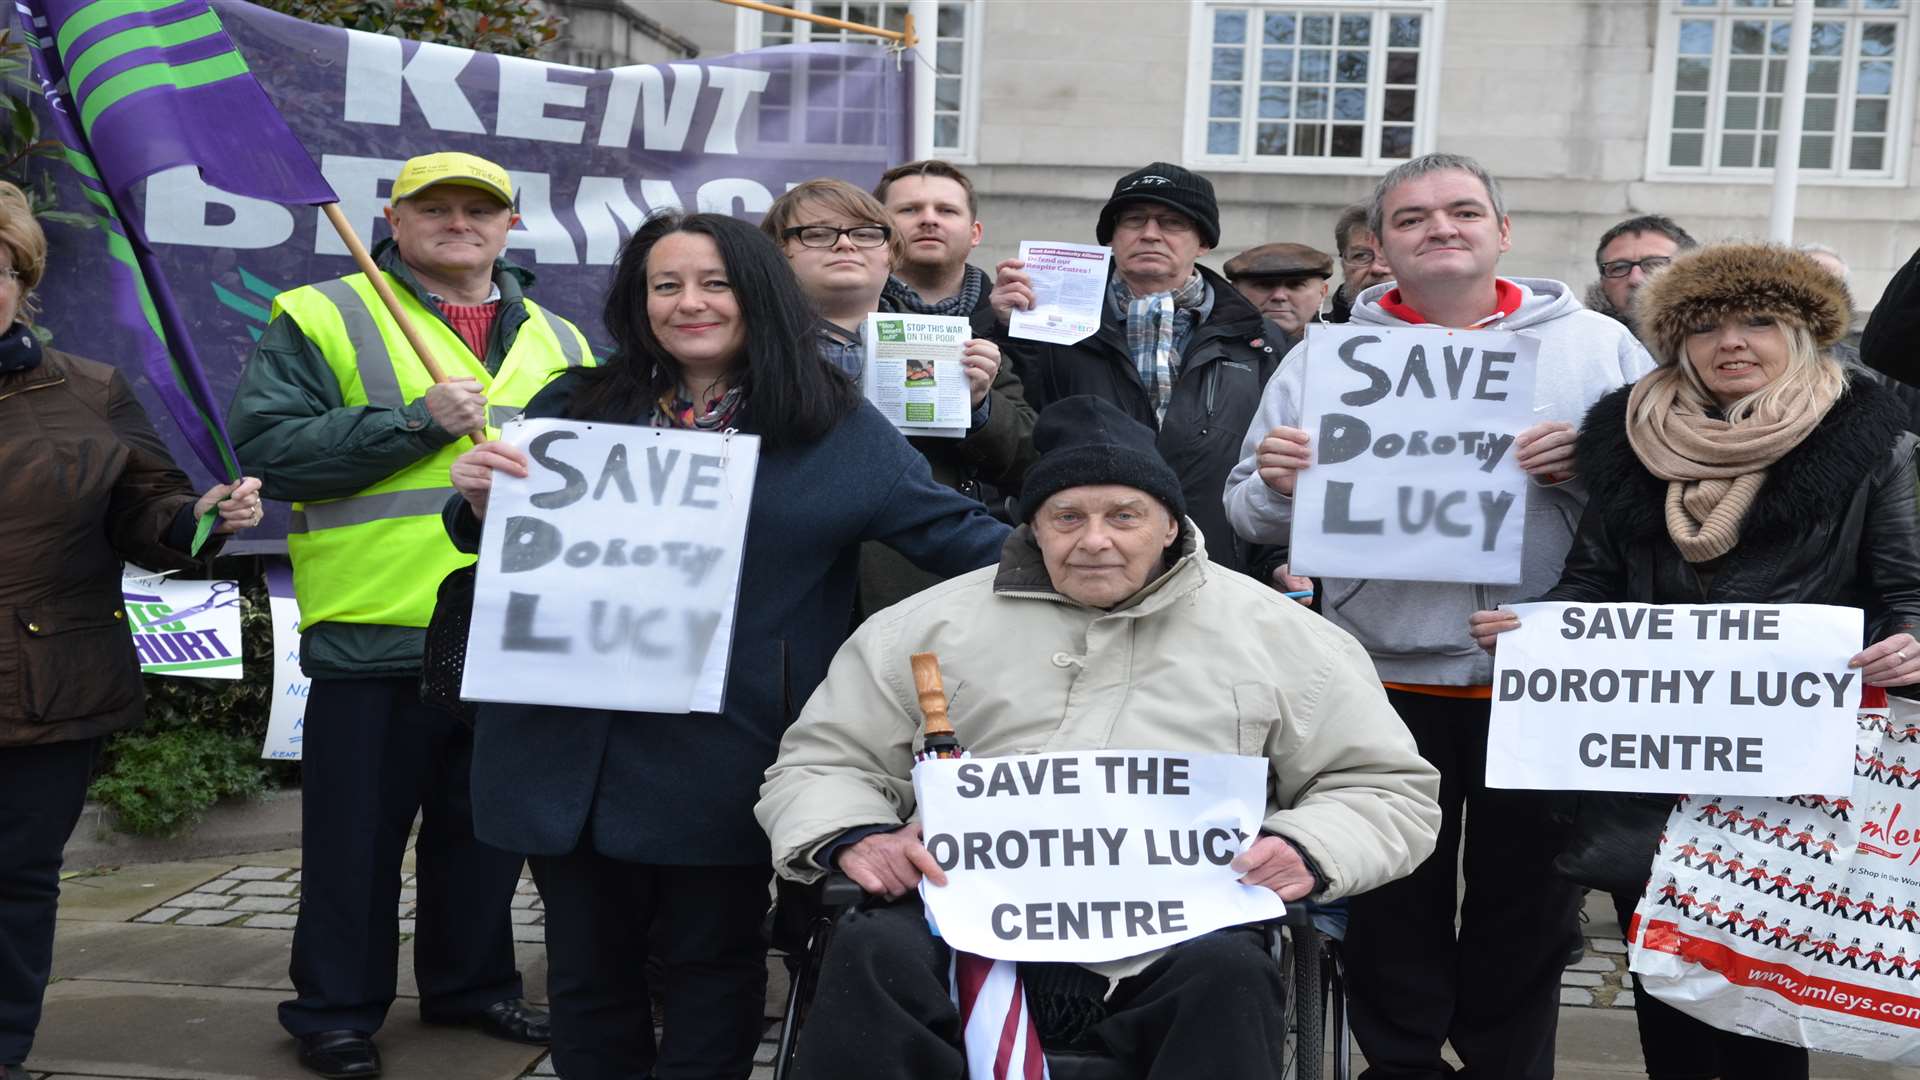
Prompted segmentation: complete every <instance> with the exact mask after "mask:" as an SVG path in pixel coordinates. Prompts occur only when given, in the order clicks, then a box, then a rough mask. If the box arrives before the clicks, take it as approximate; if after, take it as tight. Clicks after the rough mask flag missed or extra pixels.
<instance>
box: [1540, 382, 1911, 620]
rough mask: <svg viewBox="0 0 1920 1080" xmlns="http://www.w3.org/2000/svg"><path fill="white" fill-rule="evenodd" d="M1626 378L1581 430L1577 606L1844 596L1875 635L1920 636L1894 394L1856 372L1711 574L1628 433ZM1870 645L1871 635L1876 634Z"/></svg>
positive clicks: (1568, 575)
mask: <svg viewBox="0 0 1920 1080" xmlns="http://www.w3.org/2000/svg"><path fill="white" fill-rule="evenodd" d="M1627 395H1628V391H1627V390H1626V389H1624V388H1623V389H1620V390H1617V391H1615V392H1613V393H1611V394H1608V395H1607V396H1606V397H1604V398H1601V399H1600V401H1599V403H1598V404H1596V405H1594V407H1593V410H1592V411H1591V412H1589V413H1588V414H1587V421H1586V424H1585V426H1584V427H1583V428H1582V430H1581V433H1580V443H1579V446H1578V458H1577V460H1578V463H1579V468H1580V473H1581V475H1582V476H1584V477H1585V478H1586V481H1587V490H1588V491H1589V492H1590V493H1591V494H1590V496H1589V498H1588V501H1587V509H1586V513H1585V514H1584V515H1583V516H1582V517H1581V519H1580V532H1579V536H1578V538H1577V539H1575V541H1574V543H1573V547H1572V549H1571V550H1570V551H1569V552H1568V553H1567V565H1566V569H1565V570H1564V571H1562V573H1561V575H1560V580H1559V583H1558V584H1556V585H1554V587H1553V588H1552V589H1551V590H1550V591H1548V592H1547V593H1546V595H1545V596H1543V597H1542V598H1541V599H1544V600H1560V601H1567V602H1572V603H1600V602H1608V601H1627V602H1633V603H1642V604H1839V605H1844V606H1848V607H1859V608H1862V609H1864V610H1865V611H1866V612H1867V641H1868V642H1873V641H1879V640H1880V639H1882V638H1884V637H1887V636H1888V635H1890V634H1896V633H1900V632H1902V631H1905V632H1908V633H1920V506H1917V505H1916V496H1915V475H1914V463H1913V451H1914V447H1915V446H1916V445H1917V444H1920V438H1916V437H1915V436H1914V435H1912V434H1910V433H1908V432H1907V431H1906V430H1905V424H1906V415H1905V410H1904V409H1903V408H1902V407H1901V405H1900V403H1899V401H1898V400H1897V399H1895V398H1894V396H1893V395H1892V394H1890V393H1888V392H1887V391H1886V390H1884V389H1882V388H1881V387H1880V386H1878V385H1875V384H1874V382H1873V381H1872V380H1870V379H1867V378H1865V377H1863V376H1856V377H1855V378H1854V379H1853V381H1852V384H1851V386H1850V388H1849V390H1848V392H1847V393H1846V394H1845V395H1844V396H1842V397H1841V398H1840V400H1839V401H1837V402H1835V403H1834V406H1833V408H1832V409H1831V410H1829V411H1828V412H1827V415H1826V417H1825V418H1823V419H1822V420H1821V421H1820V423H1819V425H1818V426H1816V427H1815V428H1814V429H1813V431H1812V432H1811V433H1809V434H1808V435H1807V437H1806V439H1805V440H1803V441H1802V442H1801V443H1800V445H1799V446H1797V447H1795V448H1794V449H1793V450H1791V451H1789V452H1788V453H1787V455H1786V456H1785V457H1783V458H1781V459H1780V460H1779V461H1778V462H1775V463H1774V465H1773V467H1772V468H1770V469H1768V470H1767V482H1766V483H1765V484H1763V485H1762V486H1761V488H1760V493H1759V495H1758V496H1756V497H1755V499H1754V502H1753V506H1752V508H1751V509H1749V510H1748V511H1747V517H1746V520H1745V521H1744V522H1743V523H1742V524H1741V527H1740V541H1739V543H1738V544H1736V545H1735V546H1734V549H1733V550H1732V551H1730V552H1728V553H1727V554H1726V555H1723V556H1721V558H1720V559H1718V560H1716V561H1715V563H1714V564H1713V567H1712V574H1711V580H1710V582H1703V580H1702V577H1701V575H1700V573H1699V572H1698V571H1697V570H1696V568H1695V567H1694V566H1693V564H1691V563H1688V562H1687V561H1686V560H1685V559H1683V558H1681V557H1680V552H1679V549H1678V548H1676V547H1674V544H1673V539H1672V537H1671V536H1669V535H1668V533H1667V526H1666V509H1665V508H1666V499H1667V486H1668V485H1667V482H1666V481H1665V480H1661V479H1659V478H1658V477H1655V476H1654V475H1653V474H1652V473H1650V472H1648V471H1647V467H1646V466H1645V465H1643V464H1641V462H1640V458H1639V457H1638V456H1637V455H1636V454H1634V452H1633V447H1632V446H1630V445H1629V444H1628V442H1627ZM1863 644H1865V643H1864V642H1863Z"/></svg>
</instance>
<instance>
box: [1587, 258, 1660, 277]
mask: <svg viewBox="0 0 1920 1080" xmlns="http://www.w3.org/2000/svg"><path fill="white" fill-rule="evenodd" d="M1672 262H1673V256H1671V255H1649V256H1647V257H1646V258H1644V259H1615V260H1613V261H1612V262H1604V263H1601V264H1600V276H1601V277H1610V278H1623V277H1626V276H1627V275H1628V274H1631V273H1633V268H1634V267H1636V266H1637V267H1639V268H1640V272H1641V273H1643V274H1651V273H1653V272H1654V271H1655V270H1663V269H1665V268H1666V267H1667V266H1668V265H1669V264H1671V263H1672Z"/></svg>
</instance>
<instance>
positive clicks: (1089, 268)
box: [1007, 240, 1113, 345]
mask: <svg viewBox="0 0 1920 1080" xmlns="http://www.w3.org/2000/svg"><path fill="white" fill-rule="evenodd" d="M1112 259H1113V249H1112V248H1109V247H1101V246H1100V245H1098V244H1068V243H1064V242H1057V241H1035V240H1022V241H1020V261H1022V262H1024V263H1026V266H1025V268H1024V269H1025V272H1026V275H1027V276H1028V277H1029V278H1031V279H1032V280H1033V307H1032V308H1030V309H1028V310H1026V311H1015V312H1014V313H1013V315H1012V317H1011V318H1010V319H1009V320H1008V322H1007V333H1009V334H1011V335H1013V336H1014V337H1017V338H1028V339H1031V340H1033V341H1051V342H1053V343H1054V344H1056V345H1071V344H1073V343H1074V342H1076V341H1079V340H1081V339H1083V338H1085V337H1087V336H1088V335H1089V334H1092V333H1093V332H1094V331H1095V330H1098V329H1100V311H1101V309H1102V308H1103V307H1105V306H1106V303H1107V263H1108V262H1110V261H1111V260H1112Z"/></svg>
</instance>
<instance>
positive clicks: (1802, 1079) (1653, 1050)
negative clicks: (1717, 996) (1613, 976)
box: [1613, 893, 1808, 1080]
mask: <svg viewBox="0 0 1920 1080" xmlns="http://www.w3.org/2000/svg"><path fill="white" fill-rule="evenodd" d="M1639 903H1640V894H1639V893H1614V894H1613V910H1614V914H1616V915H1618V916H1619V917H1620V931H1621V935H1622V938H1623V939H1624V937H1625V934H1626V929H1627V927H1628V925H1630V924H1631V923H1632V922H1633V909H1634V908H1635V907H1636V906H1638V905H1639ZM1633 1016H1634V1019H1635V1021H1637V1022H1638V1023H1639V1025H1640V1054H1641V1057H1643V1058H1644V1059H1645V1060H1646V1063H1647V1076H1648V1078H1649V1080H1713V1078H1714V1077H1726V1078H1727V1080H1807V1069H1808V1064H1807V1051H1806V1049H1805V1048H1804V1047H1799V1046H1788V1045H1786V1044H1785V1043H1777V1042H1773V1041H1770V1040H1768V1039H1757V1038H1754V1037H1753V1036H1751V1035H1741V1034H1739V1033H1737V1032H1732V1031H1721V1030H1720V1029H1719V1028H1716V1027H1714V1026H1712V1025H1710V1024H1707V1023H1704V1022H1702V1021H1699V1020H1695V1019H1694V1018H1693V1017H1691V1016H1688V1015H1687V1014H1686V1013H1683V1012H1681V1011H1680V1010H1679V1009H1676V1008H1674V1007H1673V1006H1671V1005H1669V1004H1667V1003H1666V1002H1664V1001H1661V1000H1660V999H1659V998H1656V997H1654V996H1653V995H1651V994H1649V993H1647V988H1646V987H1645V986H1643V985H1641V982H1640V976H1638V975H1635V976H1633Z"/></svg>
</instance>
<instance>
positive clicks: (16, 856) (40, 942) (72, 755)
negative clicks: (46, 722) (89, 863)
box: [0, 739, 100, 1065]
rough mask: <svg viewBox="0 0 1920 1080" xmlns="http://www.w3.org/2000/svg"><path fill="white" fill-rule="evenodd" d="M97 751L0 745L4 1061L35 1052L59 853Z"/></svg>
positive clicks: (86, 745)
mask: <svg viewBox="0 0 1920 1080" xmlns="http://www.w3.org/2000/svg"><path fill="white" fill-rule="evenodd" d="M99 749H100V740H99V739H75V740H72V741H70V742H56V743H43V744H40V745H38V746H10V747H5V748H0V1065H18V1064H20V1063H21V1062H23V1061H25V1060H26V1059H27V1052H28V1051H29V1050H32V1049H33V1032H34V1029H35V1028H38V1027H39V1026H40V1002H41V1000H42V999H43V998H45V996H46V993H47V973H48V972H49V971H51V970H52V969H53V916H54V912H55V911H56V910H57V909H58V907H59V904H60V856H61V852H62V851H63V850H64V849H65V848H66V846H67V837H69V836H71V835H73V826H74V823H75V822H77V821H79V820H80V808H81V807H82V806H84V805H85V804H86V801H87V778H88V777H89V775H91V774H92V772H93V762H94V757H95V755H96V754H97V753H98V752H99Z"/></svg>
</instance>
